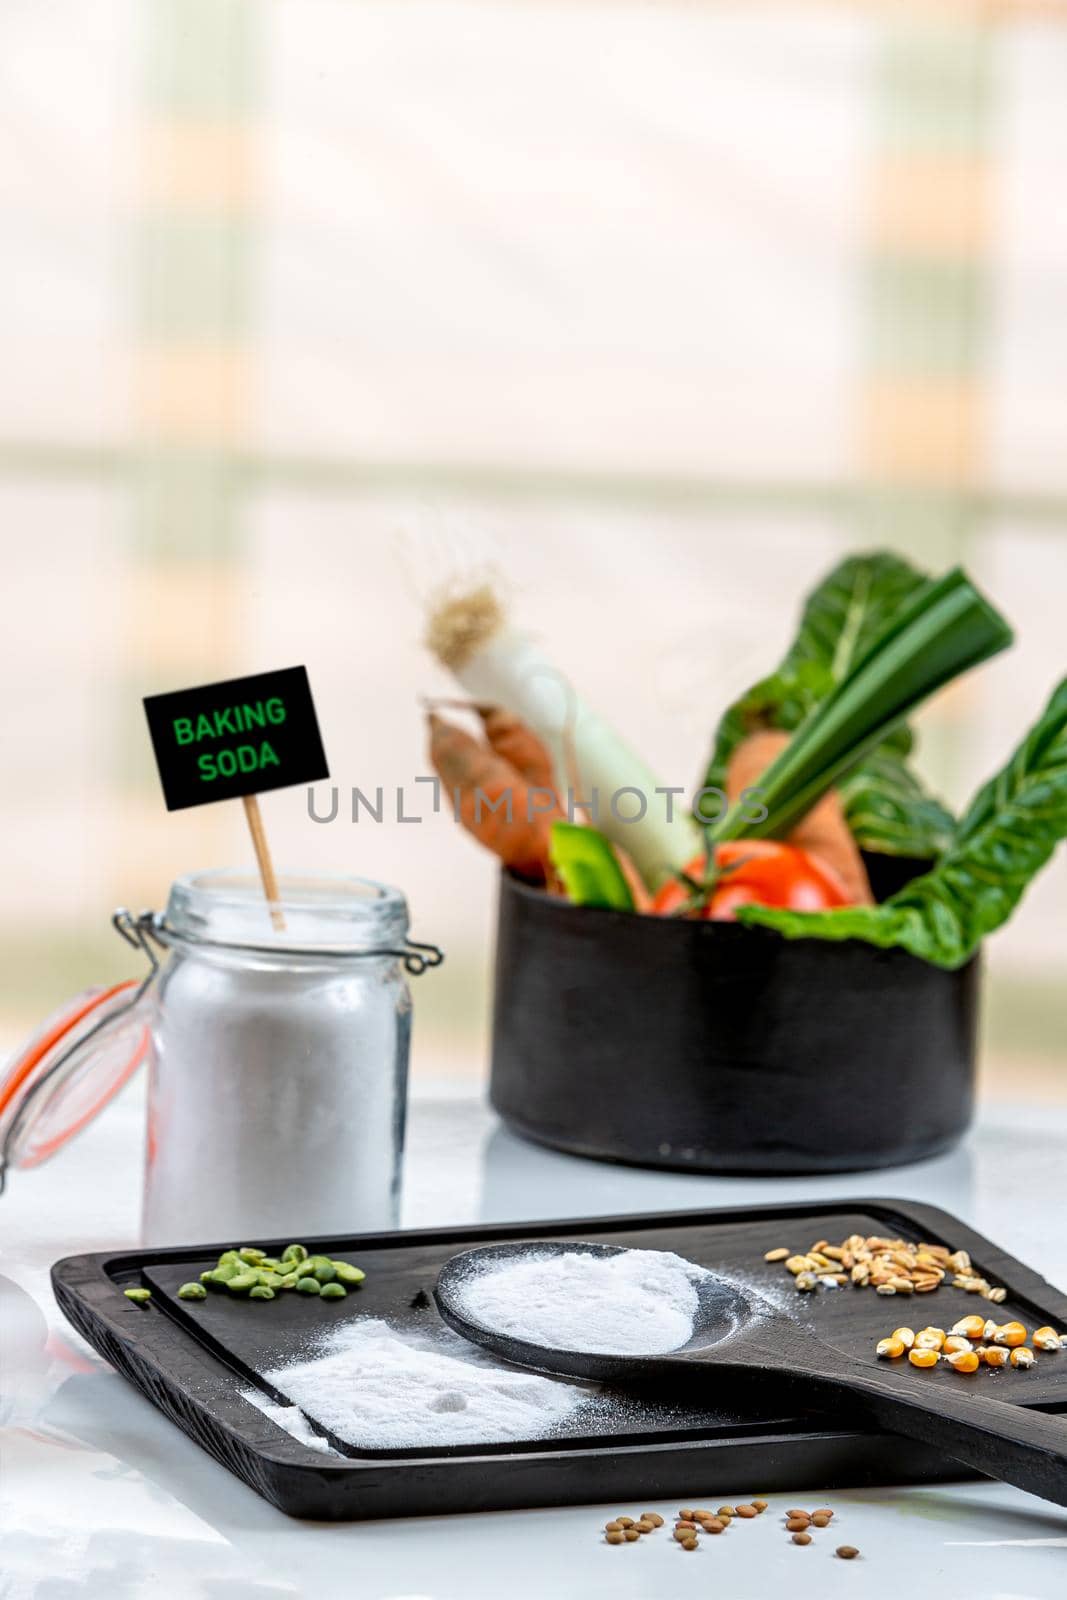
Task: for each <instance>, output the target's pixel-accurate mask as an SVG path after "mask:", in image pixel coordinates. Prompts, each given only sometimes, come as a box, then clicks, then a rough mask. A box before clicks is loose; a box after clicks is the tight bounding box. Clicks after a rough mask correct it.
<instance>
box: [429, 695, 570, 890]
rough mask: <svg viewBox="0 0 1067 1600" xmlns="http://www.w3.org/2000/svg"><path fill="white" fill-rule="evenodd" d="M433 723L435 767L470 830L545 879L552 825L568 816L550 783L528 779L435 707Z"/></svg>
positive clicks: (526, 874)
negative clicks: (564, 814) (560, 805)
mask: <svg viewBox="0 0 1067 1600" xmlns="http://www.w3.org/2000/svg"><path fill="white" fill-rule="evenodd" d="M429 728H430V760H431V762H432V763H433V767H434V771H435V772H436V773H437V775H438V777H439V778H440V779H441V782H442V783H443V784H444V786H445V788H446V789H447V790H448V791H449V793H450V794H451V797H452V801H453V806H454V808H455V810H456V812H457V814H458V819H459V821H460V822H461V823H462V824H463V826H464V827H465V828H466V830H467V832H468V833H470V834H473V836H474V838H476V839H477V840H478V842H479V844H482V845H484V846H485V848H486V849H487V850H491V851H492V852H493V854H494V855H497V856H499V857H500V859H501V861H503V863H504V865H505V866H507V867H510V868H511V870H512V871H513V872H516V873H518V874H519V876H520V877H523V878H528V879H529V880H530V881H531V882H532V883H544V882H545V880H546V878H547V877H548V874H549V870H550V867H549V854H548V849H549V841H550V838H551V833H552V824H553V822H555V821H558V820H559V819H561V818H562V817H563V812H562V811H561V810H560V807H559V805H558V804H557V802H556V797H555V794H554V792H553V790H552V787H551V785H550V784H546V785H543V786H542V785H538V784H531V783H528V782H527V781H526V779H525V778H524V777H523V776H522V774H521V773H520V772H519V771H518V770H517V769H516V768H515V767H514V766H512V764H511V762H510V761H507V760H506V759H505V758H504V757H503V756H502V755H499V754H498V753H497V751H496V750H493V749H491V748H490V747H489V746H488V745H484V744H481V743H480V742H479V741H478V740H477V739H476V738H475V737H474V736H473V734H469V733H467V732H466V731H465V730H464V729H463V728H459V727H457V726H456V724H455V723H452V722H446V721H445V719H444V718H443V717H439V716H438V715H437V713H436V712H431V713H430V716H429Z"/></svg>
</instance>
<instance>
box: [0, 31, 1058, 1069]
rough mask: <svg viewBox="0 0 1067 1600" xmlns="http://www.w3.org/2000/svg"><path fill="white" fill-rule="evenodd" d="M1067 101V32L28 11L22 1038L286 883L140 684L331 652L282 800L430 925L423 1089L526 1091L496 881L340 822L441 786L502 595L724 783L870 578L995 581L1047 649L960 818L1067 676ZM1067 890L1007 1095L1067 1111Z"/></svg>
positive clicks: (18, 718) (998, 693)
mask: <svg viewBox="0 0 1067 1600" xmlns="http://www.w3.org/2000/svg"><path fill="white" fill-rule="evenodd" d="M1065 82H1067V10H1065V8H1064V7H1063V6H1061V5H1057V4H1052V3H1047V4H1042V3H1040V0H1015V3H1011V0H999V3H992V0H990V3H987V4H978V3H974V4H968V3H967V0H925V3H924V4H921V5H915V6H911V5H908V4H907V3H902V0H887V3H886V4H878V3H874V0H870V3H863V0H855V3H851V4H847V3H837V4H831V3H828V4H824V5H814V4H806V3H802V0H792V3H786V0H783V3H779V4H763V3H761V0H745V3H742V0H733V3H730V4H727V3H713V0H676V3H672V0H654V3H636V0H635V3H615V0H7V4H6V5H5V7H4V10H3V16H2V18H0V92H2V94H3V100H4V106H5V116H4V123H5V132H4V138H3V140H2V141H0V340H2V347H3V350H4V353H5V363H4V366H5V377H6V381H5V382H4V384H3V385H2V386H0V540H2V546H3V552H4V566H3V580H2V594H3V602H4V603H3V628H2V630H0V653H2V656H3V669H4V678H5V694H4V697H3V709H2V712H0V737H2V752H3V755H2V760H3V785H2V792H0V828H2V837H3V840H4V850H3V859H4V870H3V873H2V874H0V972H2V974H3V981H2V983H0V1048H8V1047H10V1046H12V1045H14V1044H15V1043H16V1042H17V1040H18V1038H19V1037H20V1036H21V1035H22V1033H23V1032H24V1031H26V1029H27V1028H29V1027H30V1026H31V1025H32V1024H33V1023H34V1022H35V1021H36V1020H37V1019H38V1017H39V1016H40V1015H42V1014H43V1013H44V1012H45V1011H47V1010H48V1009H50V1008H51V1006H53V1005H54V1004H57V1003H58V1002H59V1001H60V1000H61V999H62V998H63V997H64V996H65V995H66V994H67V993H69V992H71V991H73V990H76V989H78V988H80V987H82V986H83V985H85V984H87V983H89V982H92V981H95V980H103V979H104V978H107V977H114V976H122V975H125V974H127V973H128V972H129V971H130V970H131V969H130V964H129V961H128V959H127V955H126V954H125V953H124V949H123V947H122V946H121V945H119V943H118V941H117V940H116V939H115V938H114V936H113V935H112V934H111V933H110V931H109V929H108V914H109V912H110V910H111V909H112V907H113V906H115V905H117V904H120V903H125V904H130V905H133V906H141V905H156V906H158V905H161V904H162V902H163V901H164V899H165V897H166V893H167V887H168V885H169V883H170V881H171V879H172V878H173V877H174V876H175V875H176V874H177V873H179V872H181V871H186V870H190V869H192V868H194V867H204V866H209V865H218V864H225V863H227V862H231V861H243V860H245V859H246V858H247V857H248V855H249V847H248V841H247V837H246V835H245V833H244V828H243V820H242V816H241V812H240V808H239V807H237V806H221V807H214V808H212V807H207V808H204V809H200V810H195V811H188V812H184V813H180V814H176V815H174V816H167V815H166V814H165V812H164V810H163V806H162V802H161V798H160V794H159V789H158V782H157V778H156V774H155V770H154V767H153V763H152V759H151V754H150V750H149V745H148V740H147V737H146V732H145V727H144V722H143V717H142V713H141V707H140V700H141V697H142V695H144V694H146V693H150V692H153V691H156V690H162V689H167V688H176V687H180V686H183V685H185V684H187V683H191V682H202V681H208V680H210V679H212V678H216V677H227V676H231V675H236V674H238V673H245V672H252V671H259V670H265V669H267V668H269V667H273V666H286V665H289V664H291V663H294V662H301V661H302V662H306V664H307V666H308V669H309V672H310V674H311V681H312V684H313V687H314V689H315V693H316V698H317V702H318V707H319V713H320V718H321V720H322V723H323V727H324V731H325V736H326V743H327V750H328V753H329V756H330V760H331V766H332V771H333V776H334V781H335V782H336V783H337V784H338V785H339V786H340V789H341V808H340V815H339V817H338V820H337V821H336V822H334V823H333V824H331V825H330V826H322V825H317V824H315V823H313V822H312V821H310V820H309V817H308V809H307V796H306V792H305V791H287V792H284V793H280V794H277V795H272V796H269V797H267V798H266V799H265V800H264V802H263V809H264V813H265V816H266V819H267V823H268V827H269V830H270V834H271V838H272V841H273V846H274V851H275V855H276V858H277V860H278V862H279V864H280V865H283V866H284V865H288V866H312V867H316V866H317V867H331V868H336V869H347V870H352V871H356V872H361V873H365V874H367V875H369V876H372V877H378V878H382V879H385V880H388V881H391V882H395V883H397V884H399V885H401V886H402V887H403V888H404V889H405V890H406V891H407V893H408V895H409V897H410V900H411V903H412V910H413V919H414V930H415V933H416V936H417V937H421V938H428V939H434V940H437V941H439V942H440V943H441V944H443V945H444V946H445V947H446V948H447V951H448V964H447V965H446V967H445V968H444V969H443V970H442V971H441V972H440V973H438V974H435V975H434V976H432V977H428V978H425V979H423V980H422V981H421V982H420V984H419V988H418V992H417V1026H416V1033H415V1052H414V1062H415V1071H416V1073H417V1074H420V1075H422V1076H424V1077H430V1076H432V1075H434V1074H437V1075H457V1074H462V1075H464V1076H466V1077H477V1076H479V1075H481V1074H482V1073H483V1072H484V1070H485V1064H486V1029H487V1011H488V987H487V975H488V969H489V962H490V950H491V935H492V924H493V899H494V874H493V870H492V866H491V863H490V860H489V858H488V857H487V856H486V855H484V854H483V853H482V852H480V851H479V850H478V849H477V848H476V847H475V846H474V845H473V844H472V843H471V842H470V841H469V840H468V839H467V838H466V836H464V835H461V833H460V832H459V830H458V829H457V828H456V827H455V826H454V824H452V822H451V821H450V819H449V818H448V817H447V816H444V815H442V816H438V817H432V816H427V818H426V820H425V821H424V822H422V823H421V824H418V825H403V824H399V823H397V822H395V821H393V822H389V823H383V824H382V825H375V824H374V823H372V822H370V821H368V820H366V819H365V820H363V821H362V822H360V823H358V824H352V823H351V822H350V821H348V820H347V807H346V797H347V794H348V791H349V789H350V788H351V786H352V785H359V786H361V787H362V788H363V789H364V790H365V791H367V792H372V791H373V790H374V788H376V787H377V786H378V785H383V786H384V787H385V790H386V793H387V794H388V793H389V792H390V791H391V790H392V789H395V786H396V785H398V784H401V785H405V784H410V783H411V781H412V779H413V777H414V776H415V775H417V774H420V773H423V772H424V771H425V770H426V761H425V755H424V750H423V736H422V730H421V712H420V708H419V704H418V700H419V696H420V695H421V694H424V693H435V692H442V691H444V692H447V688H446V684H445V679H444V677H443V675H442V674H441V672H440V670H439V669H438V668H436V667H435V666H434V665H433V664H432V663H431V661H430V659H429V657H428V655H427V653H426V652H425V650H424V649H423V648H422V645H421V642H420V636H421V632H422V627H423V612H424V609H425V604H426V598H427V595H428V594H429V593H430V592H431V590H432V588H433V585H434V584H435V583H436V582H438V581H440V580H442V579H445V578H448V577H450V576H454V575H456V574H461V573H462V572H463V571H464V570H465V568H467V567H470V568H471V569H472V570H473V569H474V568H478V569H479V570H480V568H481V564H482V563H484V562H486V561H488V562H489V563H490V564H491V566H492V568H493V570H494V572H495V574H496V576H497V578H498V580H499V582H500V583H501V585H502V586H503V588H504V590H505V592H506V594H507V596H508V600H509V604H510V606H511V609H512V612H513V614H514V616H515V619H516V620H517V621H518V622H520V623H521V624H522V625H523V626H525V627H526V628H528V629H529V630H530V631H531V632H534V633H536V634H537V635H538V636H539V637H540V638H541V639H542V641H543V642H544V643H545V645H546V647H547V649H548V650H549V651H550V652H551V654H552V655H553V656H554V658H555V659H556V660H557V661H558V662H559V664H560V665H561V666H562V667H564V668H565V669H566V670H567V671H568V672H569V673H570V674H571V675H572V677H573V678H574V680H575V681H576V682H577V683H578V684H580V686H581V689H582V691H583V694H584V695H585V696H586V697H587V698H588V699H589V700H590V701H591V702H592V703H593V704H595V705H598V706H599V707H600V709H602V710H603V711H604V712H606V713H607V714H608V715H609V716H610V717H611V719H612V720H613V721H615V722H616V723H617V724H618V725H619V727H620V728H621V729H622V730H624V731H625V733H626V734H627V735H628V736H629V738H630V739H631V741H632V742H633V743H635V744H637V745H638V746H639V747H640V748H641V749H642V750H643V751H644V752H645V753H646V755H647V756H648V758H649V759H650V761H651V763H652V764H653V766H654V767H655V768H656V769H657V770H658V772H659V773H660V774H661V775H662V777H663V780H664V781H665V782H670V783H677V784H685V785H686V786H687V787H691V786H692V785H693V784H694V782H695V780H696V778H697V775H698V774H699V772H700V771H701V769H702V763H703V759H704V756H705V753H706V749H707V745H708V740H709V736H710V731H711V729H712V727H713V725H714V722H715V720H716V719H717V717H718V715H719V713H720V712H721V710H722V709H723V708H724V706H725V705H726V703H727V702H728V701H729V699H730V698H731V697H732V696H734V695H736V694H737V693H738V692H739V691H740V690H741V689H742V688H744V687H745V686H747V684H748V683H749V682H750V681H751V680H753V679H754V678H756V677H759V676H761V675H762V674H763V673H764V672H766V671H768V670H770V668H771V667H772V666H773V665H774V663H775V662H776V661H777V659H778V657H779V655H780V654H781V652H782V650H783V648H784V646H785V644H786V642H787V640H788V638H789V636H790V630H791V626H792V621H793V618H794V616H795V614H796V611H797V609H798V607H799V603H800V599H801V596H802V594H803V592H804V590H805V589H806V588H807V587H809V586H810V585H811V584H812V583H813V582H814V581H815V580H816V579H817V578H818V577H819V576H820V575H821V574H822V572H823V571H824V570H825V569H826V568H827V567H828V566H829V565H830V564H831V563H832V562H834V561H835V560H836V559H838V558H839V557H840V555H841V554H842V553H844V552H845V551H847V550H849V549H853V548H856V549H858V548H867V547H871V546H876V545H878V546H886V547H891V548H894V549H897V550H899V551H901V552H903V553H905V554H907V555H909V556H911V557H912V558H914V559H916V560H918V561H920V562H922V563H924V564H926V565H928V566H929V567H930V568H931V569H943V568H945V567H947V566H949V565H951V564H953V563H955V562H963V563H964V564H965V565H966V566H967V567H968V569H969V570H970V572H971V573H972V575H973V576H974V577H975V578H976V579H977V580H978V581H979V582H980V583H982V584H983V585H984V586H985V587H986V588H987V589H988V591H989V592H990V594H991V596H992V597H993V598H994V599H995V600H996V602H997V603H998V604H999V605H1000V606H1001V607H1002V609H1003V610H1004V611H1005V612H1006V613H1007V614H1008V616H1009V617H1010V618H1011V619H1012V620H1013V621H1014V623H1015V624H1016V627H1017V629H1018V633H1019V643H1018V645H1017V647H1016V649H1015V651H1014V652H1012V654H1011V656H1010V657H1008V658H1002V659H1000V660H999V661H997V662H996V663H994V664H993V665H991V666H990V667H988V668H986V669H984V670H983V671H981V672H980V673H978V674H976V675H974V676H973V677H972V678H969V679H968V680H966V681H965V682H964V683H962V684H961V685H959V686H958V687H956V688H955V689H953V690H952V691H951V692H949V693H947V694H945V695H943V696H941V697H940V698H939V699H938V701H937V703H936V705H934V706H933V707H932V708H931V709H930V710H929V711H928V712H927V713H925V714H924V715H923V716H922V718H921V728H922V734H923V746H922V752H921V759H920V765H921V766H922V767H923V768H924V770H925V771H926V773H927V775H928V776H929V777H930V778H931V780H932V781H933V782H934V783H935V784H936V785H938V786H939V787H940V788H941V790H942V791H943V792H944V793H945V795H946V796H947V797H948V798H949V799H950V800H951V801H953V802H955V803H957V804H958V803H961V802H962V801H964V800H965V799H966V798H967V797H968V796H969V794H970V793H971V792H972V790H973V788H974V787H975V785H976V784H977V783H978V782H979V781H980V780H981V779H982V778H983V777H984V776H985V775H986V774H987V773H988V772H989V771H990V770H991V769H992V768H993V766H994V765H995V764H997V763H998V762H999V761H1000V760H1001V758H1002V757H1003V756H1004V755H1005V754H1006V752H1007V751H1008V750H1009V748H1010V747H1011V746H1012V745H1013V744H1014V742H1015V741H1016V739H1017V738H1018V736H1019V734H1020V733H1021V731H1022V729H1023V728H1024V726H1025V725H1026V724H1027V723H1028V722H1030V721H1031V720H1032V719H1033V718H1034V716H1035V715H1036V713H1037V711H1038V709H1039V707H1040V706H1041V705H1042V703H1043V701H1044V699H1045V698H1046V697H1047V694H1048V692H1049V689H1050V688H1051V686H1052V683H1053V682H1054V681H1055V680H1056V678H1057V677H1058V676H1060V675H1062V673H1063V671H1064V669H1065V666H1067V649H1065V646H1064V636H1065V614H1067V381H1065V374H1067V207H1065V206H1064V204H1063V193H1064V180H1065V174H1067V95H1065V94H1064V84H1065ZM322 795H323V802H324V803H325V799H326V790H325V789H323V791H322ZM422 809H424V810H425V809H427V808H425V807H423V808H422ZM1062 854H1063V853H1062V852H1061V859H1060V860H1059V861H1058V862H1057V863H1056V864H1055V866H1054V867H1053V868H1052V869H1050V870H1049V871H1048V872H1047V873H1046V874H1045V875H1044V876H1043V877H1042V879H1041V880H1040V882H1039V883H1038V884H1037V886H1036V887H1035V888H1034V889H1033V890H1032V892H1031V893H1030V894H1029V896H1028V897H1027V900H1026V903H1025V905H1024V908H1023V909H1022V911H1021V912H1020V913H1019V914H1018V915H1017V917H1016V918H1015V920H1014V921H1013V923H1012V925H1011V926H1010V928H1009V929H1008V930H1006V931H1005V932H1004V933H1003V934H1001V935H999V936H998V937H997V938H996V940H995V941H994V943H993V944H992V946H991V948H990V951H989V967H990V970H991V974H992V982H991V988H990V996H989V1004H988V1006H987V1018H986V1031H987V1042H986V1050H985V1060H984V1079H983V1082H984V1089H985V1092H987V1093H989V1094H999V1095H1008V1094H1013V1093H1017V1092H1019V1091H1020V1089H1021V1088H1023V1087H1024V1086H1029V1087H1030V1088H1032V1089H1034V1091H1035V1092H1037V1091H1040V1092H1041V1093H1047V1094H1050V1095H1051V1094H1061V1093H1065V1092H1067V1076H1065V1075H1064V1074H1063V1073H1062V1039H1063V1034H1064V1028H1063V1023H1064V1015H1065V1013H1064V1002H1063V994H1064V987H1065V983H1067V896H1065V889H1067V862H1065V861H1064V860H1063V859H1062ZM1057 1051H1059V1052H1060V1065H1059V1068H1057V1059H1056V1058H1057Z"/></svg>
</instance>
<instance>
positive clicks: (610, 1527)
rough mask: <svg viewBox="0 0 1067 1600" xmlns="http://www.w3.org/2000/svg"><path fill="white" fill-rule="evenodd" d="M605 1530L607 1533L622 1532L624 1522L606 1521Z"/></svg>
mask: <svg viewBox="0 0 1067 1600" xmlns="http://www.w3.org/2000/svg"><path fill="white" fill-rule="evenodd" d="M604 1532H605V1533H621V1532H622V1523H621V1522H605V1524H604Z"/></svg>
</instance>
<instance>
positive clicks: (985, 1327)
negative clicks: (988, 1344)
mask: <svg viewBox="0 0 1067 1600" xmlns="http://www.w3.org/2000/svg"><path fill="white" fill-rule="evenodd" d="M999 1327H1000V1323H999V1322H994V1321H993V1318H992V1317H986V1319H985V1322H984V1323H983V1324H982V1338H983V1339H992V1338H993V1337H994V1336H995V1335H996V1331H997V1329H998V1328H999Z"/></svg>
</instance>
